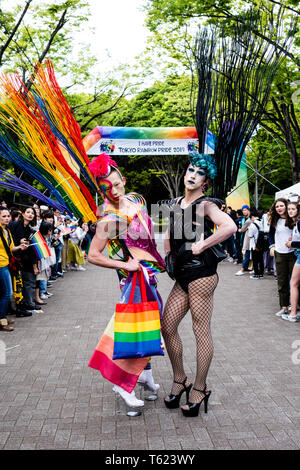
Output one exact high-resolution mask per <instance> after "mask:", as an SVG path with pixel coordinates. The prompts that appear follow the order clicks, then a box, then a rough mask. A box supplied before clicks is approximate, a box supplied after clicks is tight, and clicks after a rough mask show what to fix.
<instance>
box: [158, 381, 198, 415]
mask: <svg viewBox="0 0 300 470" xmlns="http://www.w3.org/2000/svg"><path fill="white" fill-rule="evenodd" d="M186 381H187V377H186V378H185V379H184V381H183V382H176V380H174V383H175V384H178V385H182V386H183V387H184V388H183V390H181V391H180V392H179V393H178V395H173V393H170V395H168V397H169V400H168V401H167V400H166V399H164V402H165V405H166V407H167V408H169V409H173V408H179V402H180V398H181V395H182V394H183V393H184V392H186V400H187V401H189V394H190V391H191V388H192V386H193V384H192V383H191V384H190V385H189V386H188V387H186V385H185V383H186Z"/></svg>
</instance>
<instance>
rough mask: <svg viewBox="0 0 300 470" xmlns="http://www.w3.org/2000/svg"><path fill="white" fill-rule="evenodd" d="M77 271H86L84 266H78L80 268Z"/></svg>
mask: <svg viewBox="0 0 300 470" xmlns="http://www.w3.org/2000/svg"><path fill="white" fill-rule="evenodd" d="M76 271H86V269H85V268H83V267H82V266H78V268H76Z"/></svg>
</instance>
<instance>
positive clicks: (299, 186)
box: [275, 183, 300, 199]
mask: <svg viewBox="0 0 300 470" xmlns="http://www.w3.org/2000/svg"><path fill="white" fill-rule="evenodd" d="M295 194H297V195H298V196H300V183H296V184H294V185H293V186H290V187H289V188H286V189H282V191H278V192H277V193H276V194H275V199H278V198H279V197H283V198H285V199H289V198H290V197H291V196H294V195H295Z"/></svg>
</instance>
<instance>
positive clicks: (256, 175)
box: [255, 158, 258, 209]
mask: <svg viewBox="0 0 300 470" xmlns="http://www.w3.org/2000/svg"><path fill="white" fill-rule="evenodd" d="M255 207H256V209H257V208H258V158H256V160H255Z"/></svg>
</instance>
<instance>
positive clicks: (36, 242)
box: [30, 232, 51, 259]
mask: <svg viewBox="0 0 300 470" xmlns="http://www.w3.org/2000/svg"><path fill="white" fill-rule="evenodd" d="M30 246H32V247H33V249H34V251H35V254H36V256H37V258H38V259H42V258H48V257H49V256H51V253H50V250H49V247H48V245H47V243H46V241H45V239H44V237H43V235H42V234H41V232H35V233H34V234H33V235H32V237H31V244H30Z"/></svg>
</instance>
